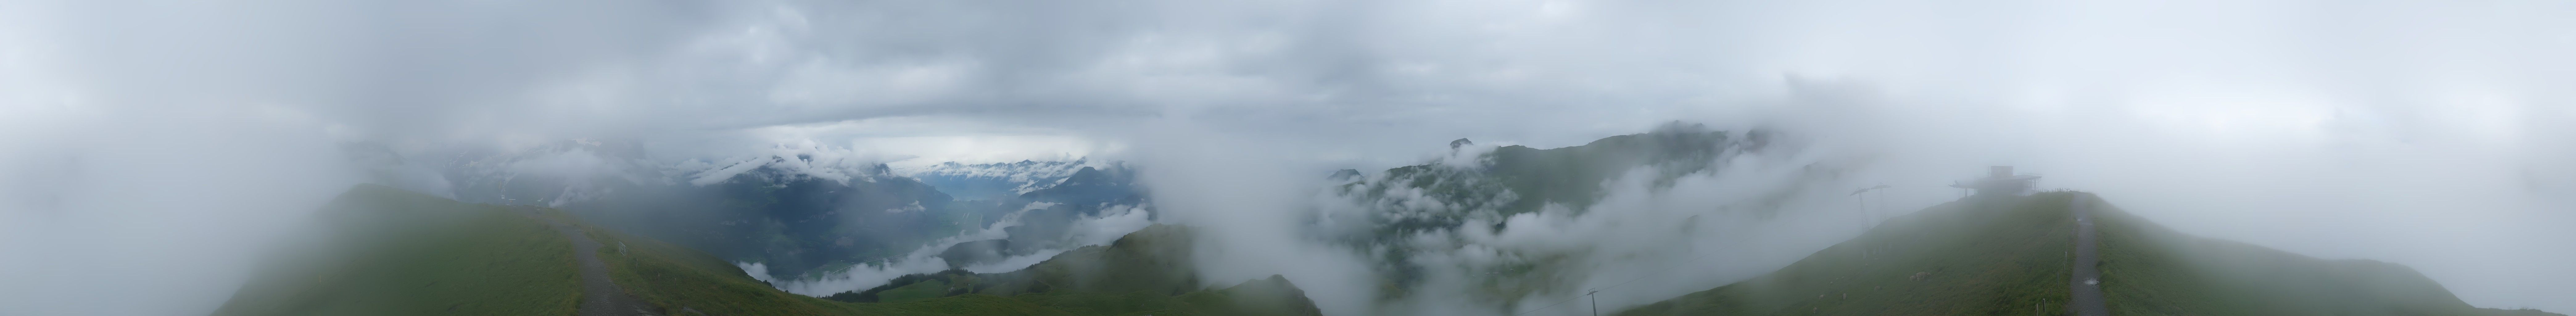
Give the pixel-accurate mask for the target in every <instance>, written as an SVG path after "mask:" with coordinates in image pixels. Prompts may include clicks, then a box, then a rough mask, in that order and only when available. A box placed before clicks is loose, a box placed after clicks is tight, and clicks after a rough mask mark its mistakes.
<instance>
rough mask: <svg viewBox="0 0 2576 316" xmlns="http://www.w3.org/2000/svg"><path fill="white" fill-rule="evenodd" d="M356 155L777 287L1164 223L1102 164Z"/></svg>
mask: <svg viewBox="0 0 2576 316" xmlns="http://www.w3.org/2000/svg"><path fill="white" fill-rule="evenodd" d="M347 148H348V149H347V150H346V151H347V152H349V153H350V156H351V157H352V158H353V159H361V160H362V163H363V164H367V165H372V166H380V167H378V168H376V169H378V170H381V171H378V172H377V173H378V174H377V175H376V178H377V179H380V180H379V181H378V182H380V183H386V184H390V185H397V186H401V187H405V188H407V189H411V190H416V191H421V192H429V193H434V194H440V195H445V196H450V197H453V198H455V199H458V200H462V201H468V202H477V203H490V204H499V205H535V206H549V207H555V208H560V209H564V210H567V211H570V212H572V213H574V214H579V215H580V216H582V217H584V218H585V219H588V220H590V221H592V222H595V223H599V224H601V225H607V226H609V227H616V228H620V229H625V230H629V231H636V232H640V233H643V234H647V235H650V236H653V237H654V238H657V239H662V240H668V241H671V242H675V243H679V244H682V245H686V246H688V247H691V248H694V249H700V250H703V251H706V252H709V253H712V254H715V255H716V256H718V257H720V258H724V259H725V260H727V261H731V262H743V263H758V264H761V265H762V266H764V267H765V269H764V270H765V272H767V273H768V274H770V275H769V276H766V277H772V278H776V279H798V278H810V277H818V276H823V275H827V274H829V273H832V272H833V271H839V270H844V269H849V268H851V267H854V266H858V265H862V264H867V263H869V261H871V260H875V259H882V258H887V257H895V256H903V255H906V254H910V253H915V252H919V251H920V249H921V248H922V247H939V246H942V245H940V244H938V242H939V241H940V240H943V239H947V238H956V237H961V236H962V235H965V234H968V233H974V232H978V231H983V230H988V229H989V230H994V231H997V232H999V233H1000V234H1002V235H1004V236H996V237H993V238H1003V239H1009V240H1011V241H1012V242H1011V243H1010V246H1008V247H995V248H992V249H994V250H995V252H996V253H998V254H999V255H1002V256H1008V255H1026V254H1032V253H1038V252H1045V251H1062V250H1069V249H1072V248H1073V247H1078V246H1080V245H1083V244H1089V243H1092V242H1095V241H1096V242H1105V241H1099V240H1101V239H1103V238H1111V237H1114V236H1108V237H1100V236H1072V235H1073V234H1072V230H1071V229H1069V227H1070V226H1072V225H1075V222H1077V221H1083V220H1096V219H1098V218H1099V217H1102V216H1115V215H1119V214H1124V213H1123V212H1126V211H1134V212H1138V213H1140V214H1143V216H1146V217H1150V216H1151V215H1150V213H1151V212H1152V211H1151V206H1150V204H1149V203H1146V201H1145V199H1144V193H1143V190H1142V189H1141V188H1140V187H1137V186H1135V185H1133V183H1132V181H1133V178H1134V176H1133V173H1134V171H1133V169H1130V168H1127V167H1126V166H1125V165H1124V164H1121V163H1118V162H1114V161H1093V160H1089V159H1076V160H1073V161H1021V162H1013V163H991V164H957V163H943V164H939V165H932V166H928V167H924V168H909V169H905V170H895V169H894V168H891V167H889V166H887V165H886V164H884V163H881V162H878V161H875V160H872V159H870V158H869V157H856V156H852V155H851V154H849V153H846V152H836V151H831V150H824V149H815V148H792V147H781V148H774V149H771V150H766V151H761V152H755V153H751V154H746V155H740V156H737V157H732V158H724V159H713V160H685V161H679V162H664V161H660V160H655V159H650V158H648V157H646V156H647V155H646V153H645V150H644V149H643V146H641V145H640V144H637V143H633V142H618V141H595V140H567V141H560V142H553V143H547V144H542V145H539V146H534V147H530V148H525V149H522V150H517V151H509V152H464V153H458V154H455V155H453V156H448V157H433V158H442V159H443V160H441V159H405V157H402V156H401V155H398V154H395V153H393V151H391V150H388V149H385V148H384V147H382V146H372V145H366V144H353V145H352V146H348V147H347ZM440 161H444V162H443V163H442V162H440ZM432 170H435V171H432ZM951 192H964V194H965V195H963V196H959V195H952V194H951ZM1103 210H1116V211H1117V212H1112V214H1108V215H1103V214H1102V211H1103ZM996 225H1001V226H1000V227H997V226H996ZM1125 227H1129V228H1128V229H1134V228H1135V227H1141V226H1134V225H1126V226H1125ZM933 251H937V250H933ZM977 258H981V257H977ZM958 262H961V263H986V262H980V261H976V260H959V261H958Z"/></svg>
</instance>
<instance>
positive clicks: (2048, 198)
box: [1620, 192, 2557, 316]
mask: <svg viewBox="0 0 2576 316" xmlns="http://www.w3.org/2000/svg"><path fill="white" fill-rule="evenodd" d="M2071 199H2096V200H2097V201H2096V202H2097V203H2093V205H2107V204H2103V203H2098V198H2097V197H2095V196H2093V195H2091V194H2085V193H2074V192H2050V193H2041V194H2035V195H2031V196H2027V197H2017V198H2007V199H1970V200H1964V201H1960V202H1952V203H1948V204H1943V205H1940V206H1935V207H1932V208H1930V209H1926V210H1924V211H1921V212H1916V213H1914V214H1910V215H1906V216H1902V217H1898V218H1895V219H1890V220H1889V221H1887V222H1886V223H1885V224H1883V225H1881V226H1880V227H1878V228H1876V229H1872V230H1871V231H1869V232H1867V233H1865V234H1863V235H1862V236H1861V237H1859V238H1856V239H1853V240H1852V241H1848V242H1844V243H1842V244H1838V245H1835V246H1833V247H1829V248H1826V249H1825V250H1822V251H1818V252H1816V253H1815V254H1814V255H1810V256H1808V257H1807V258H1806V259H1803V260H1800V261H1798V262H1796V263H1793V264H1790V265H1789V266H1788V267H1785V268H1782V269H1780V270H1779V271H1775V272H1772V273H1771V274H1768V275H1764V276H1761V277H1757V278H1754V279H1752V280H1747V281H1743V282H1738V283H1736V284H1730V285H1726V286H1722V287H1718V288H1716V289H1711V290H1707V291H1701V292H1697V293H1691V294H1686V295H1682V296H1680V297H1676V298H1673V299H1670V300H1666V301H1663V302H1658V303H1655V304H1649V305H1646V306H1642V307H1637V308H1634V309H1630V310H1627V311H1624V312H1621V313H1620V315H1811V314H1813V315H2065V314H2068V312H2067V310H2068V309H2067V308H2066V306H2065V302H2067V297H2068V295H2069V294H2068V288H2067V287H2068V284H2069V280H2068V275H2069V274H2070V271H2069V268H2070V267H2069V265H2071V263H2072V262H2073V260H2072V258H2071V257H2070V255H2069V252H2070V251H2071V250H2072V247H2073V246H2074V245H2073V236H2072V233H2073V230H2074V229H2073V227H2074V226H2073V225H2074V221H2073V219H2074V218H2073V216H2072V215H2071V214H2072V213H2071V210H2070V209H2068V205H2069V202H2071V201H2072V200H2071ZM2094 212H2095V214H2096V216H2097V217H2096V218H2097V219H2099V220H2098V222H2097V223H2096V225H2097V226H2096V227H2097V228H2098V229H2099V234H2100V236H2101V237H2100V240H2101V243H2100V246H2099V247H2101V248H2100V249H2101V252H2102V264H2101V268H2102V274H2103V288H2104V291H2105V296H2106V298H2107V299H2108V302H2109V306H2110V308H2111V311H2112V314H2115V315H2529V316H2542V315H2557V314H2550V313H2545V312H2541V311H2537V310H2501V309H2487V308H2476V307H2472V306H2469V305H2468V304H2467V303H2463V302H2461V301H2460V300H2459V299H2458V298H2457V297H2454V296H2452V295H2451V293H2450V292H2449V291H2448V290H2445V289H2443V288H2442V287H2441V285H2440V284H2436V283H2434V282H2433V281H2432V280H2431V279H2429V278H2425V277H2424V276H2423V275H2421V274H2418V273H2416V272H2415V271H2414V270H2412V269H2408V268H2406V267H2404V266H2400V265H2396V264H2390V263H2383V262H2377V261H2368V260H2324V259H2316V258H2310V257H2306V256H2300V255H2297V254H2292V253H2287V252H2282V251H2278V250H2272V249H2267V248H2262V247H2258V246H2253V245H2249V244H2244V243H2237V242H2230V241H2222V240H2214V239H2206V238H2198V237H2193V236H2189V235H2184V234H2181V233H2179V232H2175V231H2173V230H2171V229H2166V228H2164V227H2161V226H2157V225H2156V224H2154V223H2150V222H2147V221H2145V220H2143V219H2139V218H2137V217H2135V216H2130V215H2128V214H2126V213H2122V212H2120V211H2119V210H2117V209H2112V208H2110V207H2107V206H2101V207H2099V208H2097V209H2095V210H2094Z"/></svg>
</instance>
